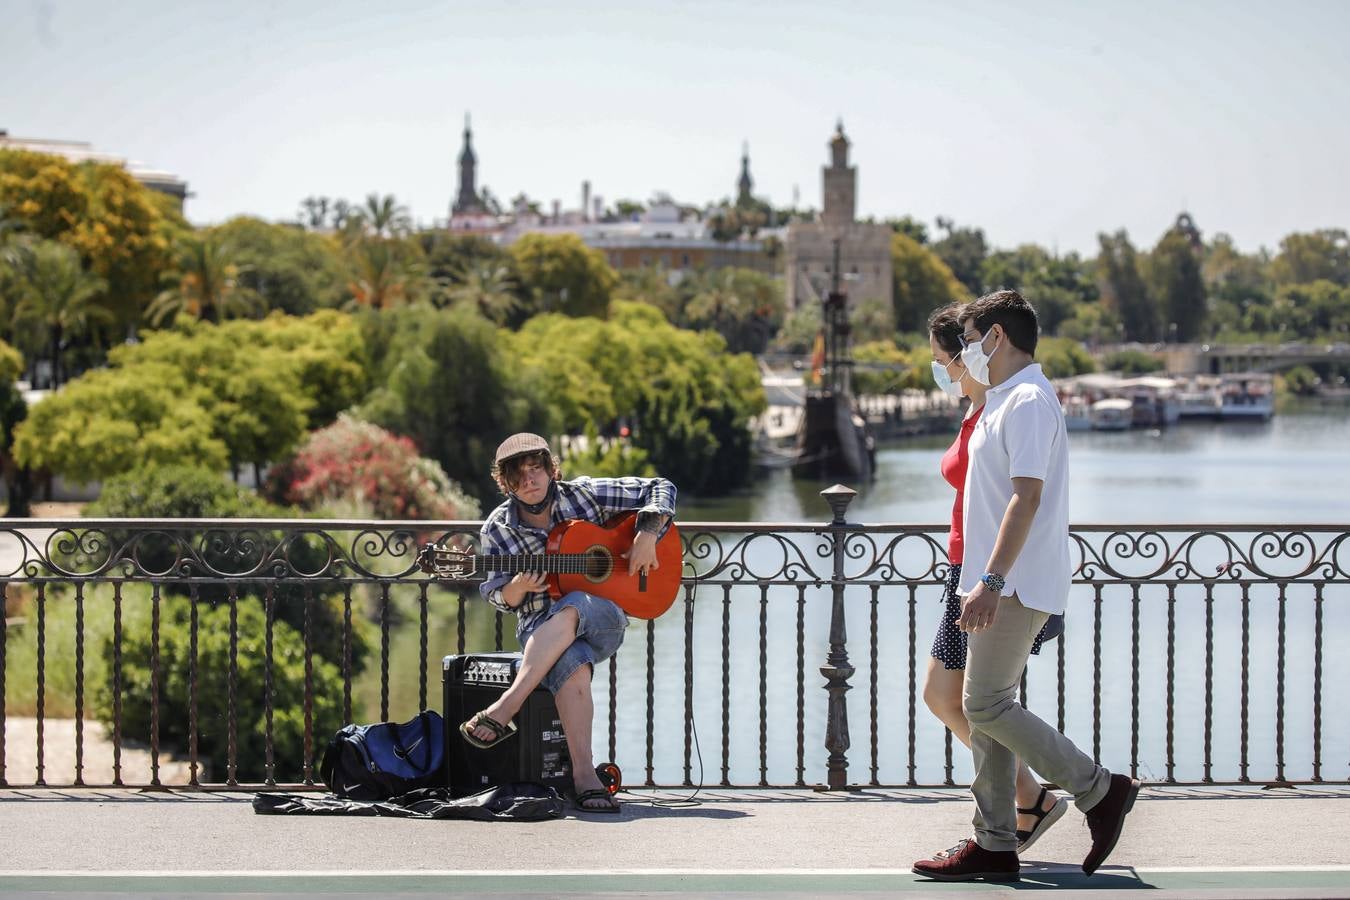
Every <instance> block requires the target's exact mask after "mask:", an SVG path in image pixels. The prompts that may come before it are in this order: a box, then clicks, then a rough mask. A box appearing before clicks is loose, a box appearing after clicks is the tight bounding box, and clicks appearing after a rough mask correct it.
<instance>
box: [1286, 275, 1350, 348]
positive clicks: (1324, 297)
mask: <svg viewBox="0 0 1350 900" xmlns="http://www.w3.org/2000/svg"><path fill="white" fill-rule="evenodd" d="M1270 312H1271V318H1272V321H1273V323H1274V324H1275V325H1276V327H1277V328H1278V329H1279V330H1280V333H1281V337H1282V338H1298V339H1302V340H1311V339H1316V338H1327V337H1331V336H1333V335H1335V336H1336V339H1338V340H1344V339H1345V334H1346V332H1347V331H1350V288H1345V287H1341V286H1340V285H1338V284H1335V283H1333V282H1331V281H1327V280H1325V279H1320V280H1318V281H1314V282H1312V283H1310V284H1286V285H1283V286H1281V287H1280V288H1279V289H1278V290H1277V291H1276V292H1275V302H1274V303H1273V304H1272V306H1271V308H1270Z"/></svg>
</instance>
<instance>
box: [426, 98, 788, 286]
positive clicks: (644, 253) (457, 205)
mask: <svg viewBox="0 0 1350 900" xmlns="http://www.w3.org/2000/svg"><path fill="white" fill-rule="evenodd" d="M477 164H478V159H477V157H476V156H475V155H474V152H473V133H472V130H471V129H470V127H469V120H468V117H467V116H466V117H465V120H464V146H463V149H462V150H461V151H460V154H459V193H458V194H457V196H456V199H455V202H454V204H453V206H452V207H451V214H450V224H449V228H450V231H452V232H455V233H458V234H466V233H467V234H478V235H483V236H485V237H489V238H491V239H492V240H494V241H496V242H498V243H500V244H514V243H515V242H516V241H518V240H519V239H520V238H522V237H524V236H525V235H527V234H575V235H577V236H578V237H580V238H581V240H582V241H583V242H584V243H585V244H586V245H587V246H589V247H593V248H595V249H596V250H599V251H600V252H601V253H603V254H604V255H605V260H606V261H607V262H608V263H609V264H610V265H611V266H613V267H614V268H616V269H638V268H642V267H645V266H660V267H661V268H663V269H665V270H667V271H668V272H669V273H670V275H671V278H672V280H678V279H679V278H680V277H681V274H682V273H686V272H690V271H693V270H695V269H721V268H726V267H729V266H735V267H738V268H746V269H756V270H758V271H761V272H766V273H769V274H772V273H774V272H775V271H776V269H777V264H778V259H777V257H776V255H775V252H774V247H775V246H776V245H781V242H782V239H783V234H782V230H781V229H780V230H779V232H778V233H774V232H771V231H764V230H761V231H760V232H759V235H758V236H757V237H756V238H754V239H740V240H732V241H719V240H716V239H714V238H713V237H712V233H711V230H710V229H709V227H708V225H707V223H706V222H704V221H703V220H702V219H700V218H698V217H697V216H682V215H681V213H680V209H679V207H677V206H676V205H675V204H673V203H663V202H657V203H654V204H652V206H651V207H650V208H649V209H647V210H646V212H644V213H643V214H642V215H641V216H639V217H638V218H637V219H635V220H632V221H605V218H606V217H605V214H604V212H605V207H604V199H603V198H602V197H600V196H599V195H598V194H595V193H593V192H592V190H591V183H590V181H583V182H582V183H581V207H580V208H579V209H567V210H565V209H563V208H562V204H561V203H560V202H559V201H557V200H554V201H553V202H552V204H551V211H549V212H543V211H541V210H539V208H538V207H537V205H536V206H535V207H534V208H531V207H530V206H529V205H526V204H524V203H523V202H522V203H519V204H518V205H517V206H516V208H514V209H513V210H512V211H511V213H510V214H509V215H494V214H493V213H492V212H491V211H489V210H488V209H487V207H486V204H485V203H484V202H483V199H482V196H481V195H480V193H479V191H478V188H477V182H476V176H477ZM752 186H753V182H752V181H751V179H750V157H749V150H748V148H744V149H743V152H742V155H741V177H740V181H739V182H738V188H739V193H738V196H741V197H750V190H751V188H752ZM770 237H772V238H774V239H775V240H773V241H770V240H769V238H770Z"/></svg>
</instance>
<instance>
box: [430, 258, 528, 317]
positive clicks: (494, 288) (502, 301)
mask: <svg viewBox="0 0 1350 900" xmlns="http://www.w3.org/2000/svg"><path fill="white" fill-rule="evenodd" d="M518 291H519V285H517V284H516V282H515V279H514V278H513V277H512V275H511V270H510V268H509V267H507V266H505V265H500V264H495V265H494V264H491V263H480V264H478V265H475V266H472V267H470V268H469V269H467V270H466V271H465V272H464V273H463V275H462V277H461V280H459V281H458V282H457V283H455V284H452V285H451V286H450V287H449V288H447V289H446V291H445V296H446V297H447V298H448V299H449V300H450V302H451V303H462V304H464V305H466V306H468V307H469V308H470V309H474V310H477V311H478V312H479V313H481V314H482V315H483V317H484V318H487V319H490V320H491V321H493V322H495V323H497V324H498V325H506V324H507V323H509V322H511V321H513V320H514V319H515V317H516V316H517V315H518V314H519V313H520V311H521V310H522V309H523V307H524V304H523V303H522V302H521V299H520V296H519V293H518Z"/></svg>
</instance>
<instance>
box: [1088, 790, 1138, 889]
mask: <svg viewBox="0 0 1350 900" xmlns="http://www.w3.org/2000/svg"><path fill="white" fill-rule="evenodd" d="M1137 796H1139V781H1138V780H1137V779H1134V778H1131V777H1130V776H1128V775H1112V776H1111V787H1109V788H1107V791H1106V796H1105V797H1103V798H1102V799H1101V801H1100V802H1099V803H1098V804H1097V805H1096V806H1094V807H1092V809H1090V810H1088V811H1087V813H1086V814H1085V815H1084V818H1086V819H1087V827H1088V831H1089V832H1091V834H1092V849H1091V850H1089V851H1088V855H1087V859H1084V860H1083V872H1084V873H1086V874H1088V875H1091V874H1092V873H1093V872H1095V871H1097V867H1098V866H1100V865H1101V864H1102V863H1104V862H1106V857H1108V856H1110V855H1111V851H1112V850H1114V849H1116V841H1118V840H1120V829H1121V826H1123V825H1124V824H1125V816H1126V815H1127V814H1128V813H1129V811H1130V810H1131V809H1132V808H1133V807H1134V798H1135V797H1137Z"/></svg>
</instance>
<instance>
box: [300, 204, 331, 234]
mask: <svg viewBox="0 0 1350 900" xmlns="http://www.w3.org/2000/svg"><path fill="white" fill-rule="evenodd" d="M329 206H330V202H329V200H328V198H327V197H306V198H305V199H303V200H301V201H300V224H301V225H304V226H305V227H306V228H308V229H309V230H311V231H314V230H315V229H318V228H323V227H325V226H326V225H327V224H328V211H329Z"/></svg>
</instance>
